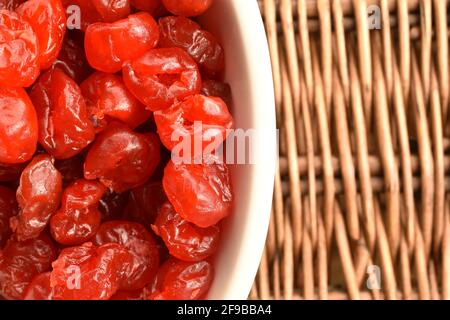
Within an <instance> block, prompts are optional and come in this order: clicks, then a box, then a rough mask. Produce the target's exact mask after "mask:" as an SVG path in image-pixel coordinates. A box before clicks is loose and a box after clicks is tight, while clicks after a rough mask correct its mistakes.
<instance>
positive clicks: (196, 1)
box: [162, 0, 213, 17]
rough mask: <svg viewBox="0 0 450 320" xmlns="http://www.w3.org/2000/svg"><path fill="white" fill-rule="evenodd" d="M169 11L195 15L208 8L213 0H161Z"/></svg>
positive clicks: (176, 13)
mask: <svg viewBox="0 0 450 320" xmlns="http://www.w3.org/2000/svg"><path fill="white" fill-rule="evenodd" d="M162 2H163V4H164V6H165V7H166V8H167V10H169V11H170V13H172V14H174V15H177V16H185V17H195V16H199V15H201V14H203V13H205V12H206V10H208V9H209V8H210V7H211V5H212V3H213V0H162Z"/></svg>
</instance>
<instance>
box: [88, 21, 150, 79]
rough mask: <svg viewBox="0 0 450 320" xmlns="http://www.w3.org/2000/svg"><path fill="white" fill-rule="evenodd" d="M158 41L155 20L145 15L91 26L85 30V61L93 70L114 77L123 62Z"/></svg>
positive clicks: (139, 54) (140, 53)
mask: <svg viewBox="0 0 450 320" xmlns="http://www.w3.org/2000/svg"><path fill="white" fill-rule="evenodd" d="M158 40H159V30H158V25H157V23H156V21H155V19H153V17H152V16H151V15H150V14H148V13H145V12H141V13H137V14H132V15H130V16H128V18H126V19H123V20H119V21H116V22H114V23H100V22H99V23H94V24H91V25H90V26H89V27H88V28H87V30H86V37H85V50H86V57H87V60H88V61H89V63H90V65H91V66H92V67H93V68H94V69H97V70H99V71H103V72H108V73H114V72H118V71H120V70H121V69H122V64H123V63H124V62H125V61H127V60H132V59H136V58H138V57H139V56H141V55H142V54H144V53H145V52H146V51H148V50H150V49H152V48H154V47H156V45H157V44H158Z"/></svg>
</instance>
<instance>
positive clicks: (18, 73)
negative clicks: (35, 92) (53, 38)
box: [0, 10, 39, 87]
mask: <svg viewBox="0 0 450 320" xmlns="http://www.w3.org/2000/svg"><path fill="white" fill-rule="evenodd" d="M38 41H39V40H38V38H37V36H36V34H35V33H34V31H33V28H32V27H31V25H30V23H28V22H27V21H25V19H23V18H22V17H20V16H19V15H18V14H17V13H15V12H13V11H9V10H0V52H1V56H2V63H1V64H0V85H1V86H15V87H28V86H30V85H32V84H33V82H34V81H35V80H36V78H37V77H38V75H39V49H38V43H39V42H38Z"/></svg>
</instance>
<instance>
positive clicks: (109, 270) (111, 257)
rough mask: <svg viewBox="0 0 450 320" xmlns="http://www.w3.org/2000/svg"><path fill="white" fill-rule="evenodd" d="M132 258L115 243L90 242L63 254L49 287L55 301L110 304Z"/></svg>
mask: <svg viewBox="0 0 450 320" xmlns="http://www.w3.org/2000/svg"><path fill="white" fill-rule="evenodd" d="M132 260H133V258H132V255H131V254H130V253H129V251H128V250H127V249H125V248H124V247H123V246H121V245H119V244H116V243H109V244H105V245H103V246H101V247H96V246H95V245H93V244H92V243H91V242H87V243H84V244H83V245H81V246H79V247H72V248H67V249H64V250H62V252H61V254H60V255H59V257H58V259H57V260H56V261H55V262H53V263H52V266H53V271H52V272H51V275H50V287H51V288H52V292H53V299H55V300H108V299H109V298H111V296H113V295H114V293H116V291H117V290H118V289H120V282H121V281H123V279H124V276H125V274H126V273H125V271H126V270H127V269H128V268H129V267H130V263H132Z"/></svg>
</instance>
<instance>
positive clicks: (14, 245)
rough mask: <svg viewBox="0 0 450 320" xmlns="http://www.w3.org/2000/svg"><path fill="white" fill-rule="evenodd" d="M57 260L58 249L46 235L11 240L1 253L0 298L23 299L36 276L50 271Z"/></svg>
mask: <svg viewBox="0 0 450 320" xmlns="http://www.w3.org/2000/svg"><path fill="white" fill-rule="evenodd" d="M55 259H56V249H55V247H54V245H53V243H52V241H51V240H50V238H49V237H47V236H46V235H44V234H41V235H40V236H39V237H37V238H35V239H30V240H26V241H21V242H19V241H16V240H10V241H9V242H8V243H7V244H6V246H5V248H4V249H3V251H1V252H0V296H3V297H4V298H6V299H23V294H24V291H25V289H26V287H27V286H28V284H29V283H30V281H31V280H32V279H33V278H34V276H36V275H38V274H40V273H42V272H45V271H48V270H49V269H50V267H51V263H52V261H54V260H55Z"/></svg>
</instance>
